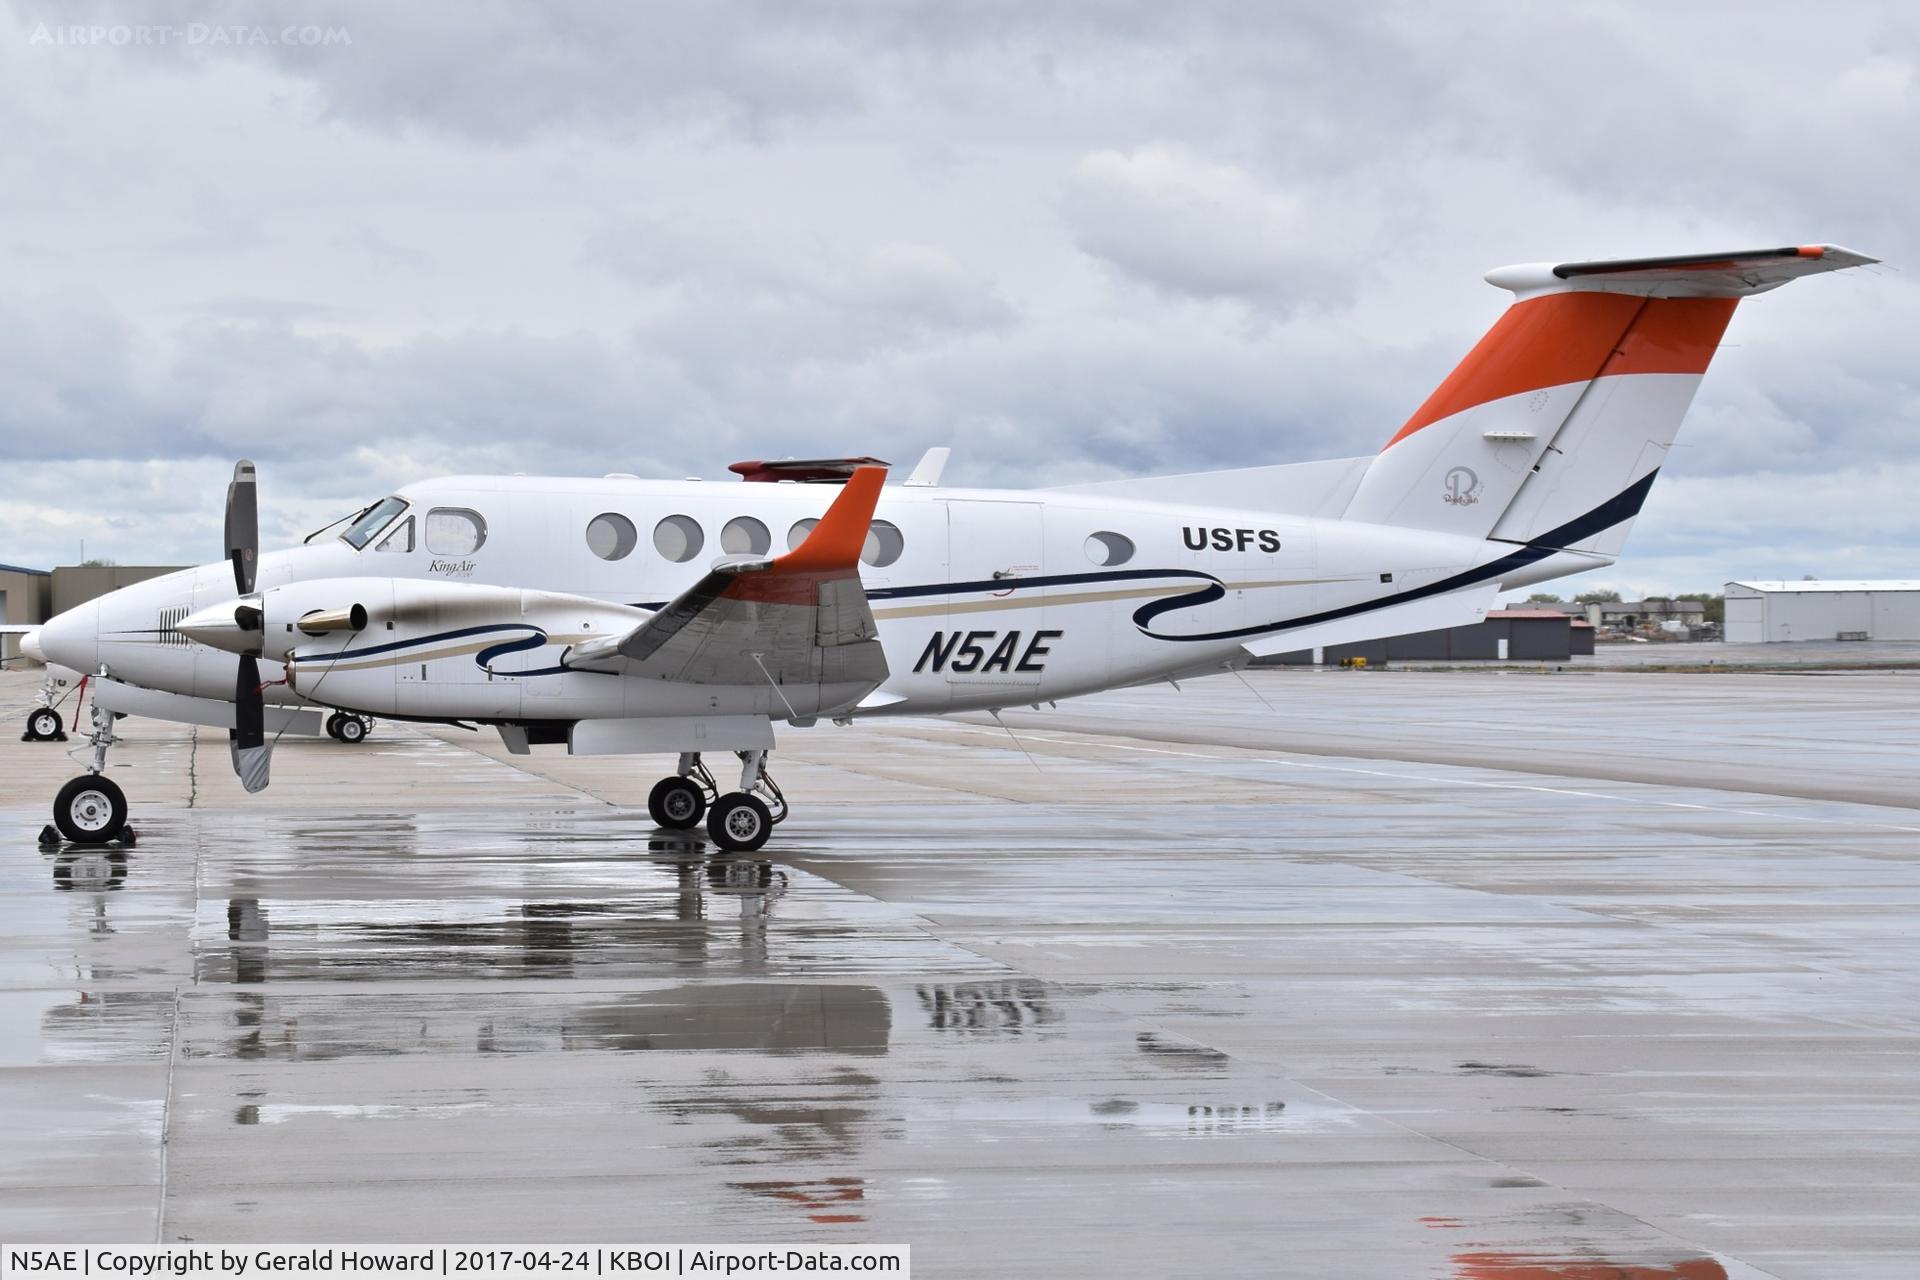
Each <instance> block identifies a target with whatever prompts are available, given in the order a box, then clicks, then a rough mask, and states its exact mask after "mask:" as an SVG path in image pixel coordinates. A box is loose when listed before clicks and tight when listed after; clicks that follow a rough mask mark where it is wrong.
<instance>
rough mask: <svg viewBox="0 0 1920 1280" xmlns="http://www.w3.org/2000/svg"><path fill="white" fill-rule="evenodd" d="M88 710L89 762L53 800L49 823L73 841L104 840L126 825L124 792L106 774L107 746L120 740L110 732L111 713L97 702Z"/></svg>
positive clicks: (99, 842) (76, 842)
mask: <svg viewBox="0 0 1920 1280" xmlns="http://www.w3.org/2000/svg"><path fill="white" fill-rule="evenodd" d="M92 711H93V733H92V734H91V735H89V737H88V739H87V741H88V742H89V743H91V744H92V746H93V765H92V767H90V768H89V769H88V770H87V772H85V773H84V774H81V775H80V776H79V777H77V778H75V779H74V780H73V781H71V782H69V783H67V785H66V786H64V787H61V788H60V794H59V795H57V796H55V797H54V800H53V825H54V826H56V827H58V828H59V829H60V834H61V835H63V836H65V837H66V838H67V839H68V840H71V841H72V842H73V843H75V844H105V843H107V841H109V840H111V839H113V838H114V837H115V836H117V835H119V834H120V832H121V831H122V829H124V828H125V827H126V825H127V796H126V793H125V792H123V791H122V790H120V787H119V785H118V784H116V783H115V782H114V781H113V779H111V778H109V777H107V775H106V768H107V748H108V747H111V746H112V745H113V744H114V743H116V742H118V741H120V739H118V738H116V737H114V736H113V722H114V719H115V716H114V714H113V713H112V712H111V711H104V710H102V709H101V708H100V707H99V706H98V705H97V704H96V705H95V706H94V707H93V708H92Z"/></svg>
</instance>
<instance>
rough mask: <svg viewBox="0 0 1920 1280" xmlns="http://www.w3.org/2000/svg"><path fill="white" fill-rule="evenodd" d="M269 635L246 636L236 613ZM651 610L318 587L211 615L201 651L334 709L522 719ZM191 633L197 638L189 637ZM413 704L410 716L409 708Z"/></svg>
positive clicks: (545, 596)
mask: <svg viewBox="0 0 1920 1280" xmlns="http://www.w3.org/2000/svg"><path fill="white" fill-rule="evenodd" d="M247 610H251V611H253V616H248V617H246V618H245V619H244V620H245V621H248V622H253V621H256V620H257V621H258V623H259V630H257V631H251V632H248V631H244V630H242V629H241V628H239V627H238V626H237V625H236V623H235V622H234V621H233V619H234V616H235V614H236V612H241V611H247ZM647 616H648V615H647V613H646V612H645V611H644V610H640V609H635V608H631V607H630V606H627V605H619V604H607V603H605V602H603V601H599V600H592V599H588V598H587V597H584V596H569V595H559V594H556V593H553V592H547V591H527V590H522V589H519V588H514V587H494V586H482V585H475V584H470V583H461V582H435V581H431V580H423V579H418V578H314V579H310V580H306V581H301V582H290V583H288V584H286V585H285V586H281V587H273V588H270V589H268V590H266V591H263V592H260V593H258V594H257V595H254V596H250V597H245V598H243V599H241V600H236V601H229V602H228V603H226V604H224V605H219V606H215V607H213V608H211V609H205V610H202V611H201V613H200V614H197V615H195V616H194V617H192V618H189V619H187V620H186V621H185V622H183V623H182V624H181V626H180V629H181V630H182V631H187V632H188V633H189V634H193V635H194V638H195V639H199V640H203V641H204V642H206V643H215V644H217V647H220V648H226V649H233V650H235V651H239V652H246V651H249V650H250V651H252V652H255V653H257V654H259V655H260V657H261V658H262V659H263V660H271V661H274V662H279V663H282V664H284V666H285V669H286V673H287V677H288V679H289V681H290V682H291V683H292V686H293V688H294V690H295V691H296V692H297V693H299V694H301V695H303V696H305V697H308V698H312V699H314V700H316V701H319V702H324V703H328V704H330V705H333V706H340V707H346V708H350V709H353V710H359V711H367V712H371V713H374V714H386V715H393V714H412V715H428V716H432V717H435V718H440V717H445V718H450V719H451V718H482V719H484V718H491V717H495V716H498V717H509V718H510V717H515V716H518V715H520V714H521V710H520V700H521V697H522V694H523V693H524V691H525V690H524V686H525V685H526V684H527V683H528V682H529V680H530V679H531V678H532V677H533V676H535V675H537V674H538V675H558V674H560V673H561V667H560V657H561V655H562V654H563V653H564V652H565V651H566V649H567V648H568V647H569V646H571V645H575V644H579V643H582V642H584V641H587V640H592V639H596V638H599V637H602V636H609V635H613V636H619V635H625V634H626V633H627V632H628V631H631V630H632V629H633V628H634V627H635V626H637V625H638V624H639V623H640V622H642V621H643V620H645V618H646V617H647ZM190 628H191V629H190ZM403 704H404V705H403Z"/></svg>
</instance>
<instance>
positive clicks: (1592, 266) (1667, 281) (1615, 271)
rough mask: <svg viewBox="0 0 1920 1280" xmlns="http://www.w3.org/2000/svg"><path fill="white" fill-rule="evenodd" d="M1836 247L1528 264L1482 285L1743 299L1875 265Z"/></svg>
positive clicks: (1524, 293) (1501, 271)
mask: <svg viewBox="0 0 1920 1280" xmlns="http://www.w3.org/2000/svg"><path fill="white" fill-rule="evenodd" d="M1878 261H1880V259H1878V258H1869V257H1868V256H1867V255H1866V254H1864V253H1855V252H1854V251H1853V250H1851V249H1843V248H1841V247H1840V246H1839V245H1837V244H1806V245H1799V246H1788V247H1786V248H1783V249H1734V250H1730V251H1727V252H1723V253H1686V254H1675V255H1673V256H1670V257H1664V258H1613V259H1602V260H1600V261H1597V262H1529V263H1523V264H1521V265H1519V266H1512V267H1498V268H1496V269H1494V270H1492V271H1489V272H1487V283H1488V284H1492V285H1498V286H1499V287H1500V288H1502V289H1511V290H1512V291H1513V292H1514V293H1515V294H1516V295H1518V296H1519V297H1522V298H1531V297H1534V296H1536V295H1538V294H1542V293H1567V292H1574V291H1578V292H1586V293H1625V294H1632V295H1635V296H1637V297H1642V298H1744V297H1747V296H1748V295H1750V294H1755V293H1765V292H1766V291H1767V290H1769V289H1778V288H1779V287H1780V286H1781V285H1783V284H1785V283H1787V282H1788V281H1789V280H1797V279H1799V278H1800V277H1801V276H1811V275H1818V274H1819V273H1821V272H1823V271H1839V270H1842V269H1843V268H1846V267H1863V266H1866V265H1868V264H1869V263H1874V262H1878Z"/></svg>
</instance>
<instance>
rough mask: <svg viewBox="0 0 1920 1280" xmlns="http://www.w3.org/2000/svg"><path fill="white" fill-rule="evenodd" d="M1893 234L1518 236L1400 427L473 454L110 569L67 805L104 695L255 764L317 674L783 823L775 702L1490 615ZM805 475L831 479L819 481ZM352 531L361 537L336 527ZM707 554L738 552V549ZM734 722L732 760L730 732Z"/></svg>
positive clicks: (108, 706) (1068, 670)
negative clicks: (1267, 460) (1014, 470)
mask: <svg viewBox="0 0 1920 1280" xmlns="http://www.w3.org/2000/svg"><path fill="white" fill-rule="evenodd" d="M1872 261H1874V259H1872V258H1868V257H1865V256H1864V255H1861V254H1858V253H1853V252H1850V251H1848V250H1845V249H1841V248H1837V247H1835V246H1833V245H1811V246H1805V247H1800V248H1784V249H1764V250H1756V251H1743V252H1735V253H1716V254H1703V255H1694V256H1686V257H1671V258H1646V259H1636V260H1620V261H1607V262H1568V263H1558V264H1537V265H1531V266H1520V267H1506V268H1502V269H1500V270H1498V271H1494V272H1492V273H1490V274H1489V275H1488V277H1487V279H1488V280H1489V281H1490V282H1492V283H1493V284H1496V285H1499V286H1501V287H1503V288H1506V289H1509V290H1511V291H1512V292H1513V293H1514V295H1515V301H1514V303H1513V305H1512V306H1511V307H1510V308H1509V309H1508V310H1507V311H1506V312H1505V314H1504V315H1502V316H1501V318H1500V320H1499V321H1498V322H1497V323H1496V324H1495V325H1494V326H1493V328H1492V330H1491V331H1490V332H1488V333H1487V335H1486V336H1485V337H1484V338H1482V339H1481V340H1480V342H1479V344H1478V345H1477V346H1475V347H1474V348H1473V350H1472V351H1471V352H1470V353H1469V354H1468V355H1467V357H1466V359H1465V360H1464V361H1462V362H1461V364H1460V366H1459V367H1458V368H1456V369H1455V370H1454V371H1453V373H1452V374H1451V375H1449V376H1448V378H1447V379H1446V381H1444V382H1443V383H1441V384H1440V386H1439V388H1438V389H1437V390H1435V391H1434V393H1433V394H1432V395H1431V396H1430V397H1428V399H1427V401H1426V403H1425V404H1423V405H1421V406H1420V408H1419V409H1418V410H1417V411H1416V412H1415V413H1414V415H1413V417H1412V418H1410V419H1409V420H1408V421H1407V423H1406V425H1405V426H1403V427H1401V428H1400V430H1399V431H1398V433H1396V434H1395V435H1394V436H1393V438H1392V439H1391V440H1389V441H1388V442H1387V446H1386V448H1385V449H1384V450H1383V451H1382V452H1381V453H1380V454H1379V455H1378V456H1376V457H1368V458H1346V459H1340V460H1337V461H1329V462H1311V463H1303V464H1298V465H1291V466H1267V467H1254V468H1251V469H1247V470H1238V471H1217V472H1208V473H1205V474H1196V475H1179V476H1166V477H1159V478H1154V479H1140V480H1121V481H1110V482H1105V483H1099V484H1080V485H1068V486H1065V487H1061V488H1054V489H1040V490H1019V491H1015V490H979V489H951V488H944V487H942V486H941V485H940V484H939V471H940V468H941V465H942V464H943V463H944V461H945V450H935V451H933V452H931V453H930V454H929V455H928V457H927V459H926V460H925V461H923V462H922V464H921V465H920V467H919V468H917V469H916V471H915V473H914V474H913V475H912V476H911V477H909V478H908V479H907V480H906V481H905V483H903V484H899V485H894V486H889V487H886V488H884V489H883V488H882V481H883V480H884V479H885V476H886V471H885V464H884V463H880V462H878V461H877V460H875V459H870V458H853V459H828V460H817V461H809V462H773V463H739V464H736V465H735V466H734V468H733V469H734V470H735V471H738V472H740V473H741V474H742V475H743V477H744V478H745V479H746V480H748V481H781V480H787V481H795V482H796V483H747V484H742V485H724V486H716V485H711V484H700V483H693V482H674V481H652V480H639V479H635V478H632V477H623V476H609V477H606V478H603V479H599V480H569V479H535V478H523V477H518V476H462V477H452V478H448V479H442V480H431V481H427V482H425V483H421V484H416V485H411V486H409V487H407V488H404V489H402V490H400V491H399V492H398V493H395V494H393V495H392V496H391V497H386V498H382V499H381V500H380V501H378V502H376V503H374V504H373V505H372V506H370V507H368V508H366V509H365V510H364V511H362V512H360V513H359V514H358V515H356V516H353V517H351V518H350V519H348V520H344V521H342V522H340V524H338V525H335V526H329V528H328V529H325V530H322V531H321V532H320V533H319V534H316V535H314V536H313V537H310V538H309V539H308V540H307V542H306V544H305V545H303V546H299V547H294V548H292V549H290V550H285V551H278V552H274V553H272V554H269V555H266V556H261V557H258V558H257V563H256V544H257V528H256V518H255V499H254V473H253V466H252V464H250V463H246V462H242V463H241V464H240V465H239V466H238V467H237V468H236V469H235V473H234V481H233V484H232V486H231V487H230V488H229V490H228V496H227V520H226V535H227V539H226V541H227V552H228V560H227V562H226V563H216V564H209V565H203V566H201V567H200V568H197V569H189V570H185V571H182V572H180V573H176V574H173V575H171V576H169V577H165V578H157V579H154V580H151V581H148V582H143V583H140V584H138V585H137V586H132V587H128V588H125V589H123V590H120V591H116V592H113V593H112V594H111V595H108V596H105V597H102V598H101V599H99V600H97V601H95V602H94V603H91V604H88V605H85V606H83V607H81V608H79V609H75V610H71V611H69V612H67V613H64V614H62V615H60V616H59V617H57V618H55V619H53V620H52V621H51V622H48V623H47V624H46V625H45V626H44V627H43V628H42V630H41V633H40V636H39V637H38V644H39V648H40V649H41V650H43V651H44V653H45V655H46V656H47V658H48V659H49V660H51V661H53V662H56V663H60V664H63V665H65V666H69V667H72V668H74V669H76V670H79V671H85V672H89V673H94V675H95V679H94V682H93V683H94V685H95V699H94V707H95V708H96V711H95V718H94V730H93V736H92V744H93V749H94V756H93V766H92V769H91V770H90V771H89V772H88V773H87V774H86V775H85V776H82V777H80V778H76V779H74V780H73V781H72V782H70V783H68V784H67V785H66V787H65V788H64V789H62V791H61V793H60V796H59V799H58V800H57V802H56V804H55V819H56V822H57V823H58V825H59V827H60V829H61V831H62V832H63V833H64V834H65V835H66V836H67V838H69V839H71V840H75V841H83V842H98V841H103V840H107V839H110V838H112V837H113V836H115V835H116V834H117V833H118V832H119V831H120V829H121V827H122V825H123V823H124V821H125V816H126V801H125V798H124V797H123V796H122V794H121V792H120V789H119V788H118V787H117V786H115V785H114V784H113V782H111V781H110V780H109V779H108V778H107V777H106V776H105V775H104V773H103V772H102V769H103V767H104V765H105V760H106V753H107V748H108V747H109V746H110V745H111V744H112V743H113V741H114V737H113V723H114V719H115V714H114V713H120V714H131V715H141V716H153V717H159V718H164V719H171V720H180V721H186V722H189V723H201V724H211V725H224V726H226V727H228V728H229V729H230V730H231V732H232V747H233V751H232V754H233V761H234V766H235V769H236V770H237V771H238V773H239V775H240V777H241V779H242V780H243V781H244V783H245V785H246V787H247V789H248V790H249V791H257V790H259V789H260V788H262V787H264V786H266V785H267V774H268V761H269V753H270V752H271V749H272V745H273V742H274V740H275V739H276V738H277V737H278V736H279V735H280V734H281V733H284V732H287V731H295V732H315V731H316V730H317V727H318V722H319V713H318V712H316V711H314V710H311V709H310V708H313V707H324V708H334V709H337V710H338V711H343V712H348V713H355V714H364V715H376V716H382V717H391V718H395V719H411V720H421V721H439V722H460V723H466V724H485V725H490V726H493V727H494V728H496V729H497V730H498V731H499V733H500V735H501V737H502V738H503V739H504V740H505V742H506V745H507V747H508V748H509V749H510V750H512V751H515V752H526V751H528V750H530V749H532V748H534V747H538V746H549V745H551V746H559V745H564V746H565V747H566V748H567V750H568V751H570V752H572V753H574V754H583V755H591V754H628V753H631V754H648V753H665V754H675V755H677V756H678V758H679V763H678V768H677V769H676V770H675V772H674V773H673V774H672V776H670V777H667V778H664V779H662V780H661V781H660V782H659V784H658V785H657V786H656V787H655V788H654V791H653V795H652V798H651V802H650V811H651V813H652V816H653V818H654V820H655V821H657V822H658V823H660V824H661V825H662V826H666V827H673V828H682V829H684V828H691V827H693V826H695V825H697V824H698V823H699V821H700V820H701V817H702V816H703V814H704V815H705V816H706V819H707V829H708V832H709V834H710V835H711V837H712V838H713V839H714V841H716V842H717V843H718V844H719V845H720V846H722V847H723V848H726V849H734V850H748V849H757V848H759V847H760V846H761V845H762V844H764V843H765V841H766V839H767V836H768V834H769V832H770V831H771V830H772V828H773V826H774V824H775V823H777V822H779V821H781V820H782V819H784V818H785V817H786V814H787V804H786V801H785V799H784V798H783V797H782V796H781V793H780V789H779V788H778V787H777V786H775V785H774V783H773V780H772V778H771V777H769V776H768V773H767V769H766V761H767V755H768V753H769V752H770V751H771V750H772V748H773V745H774V735H773V722H774V721H776V720H782V721H786V722H788V723H789V724H793V725H803V726H804V725H811V724H813V723H814V722H815V721H816V720H817V719H819V718H821V717H827V718H831V719H833V720H836V721H844V720H847V719H850V718H853V717H859V716H868V715H927V714H938V713H941V712H951V711H960V710H967V709H997V708H1000V707H1003V706H1007V705H1013V704H1021V703H1038V702H1042V701H1050V700H1054V699H1058V698H1064V697H1070V696H1073V695H1076V694H1083V693H1092V692H1095V691H1097V690H1101V689H1110V688H1114V687H1116V686H1122V685H1134V684H1141V683H1145V682H1150V681H1158V680H1164V679H1168V678H1178V677H1181V676H1188V675H1199V674H1204V673H1208V672H1219V671H1230V670H1233V669H1235V668H1237V667H1240V666H1241V665H1243V664H1245V663H1246V662H1247V661H1248V660H1250V659H1251V658H1253V657H1256V656H1259V655H1262V654H1272V653H1279V652H1284V651H1288V650H1295V649H1302V648H1309V647H1313V646H1320V645H1327V644H1334V643H1338V642H1342V641H1350V640H1356V639H1365V638H1373V637H1379V636H1387V635H1395V634H1399V633H1402V632H1408V631H1420V630H1426V629H1430V628H1438V627H1447V626H1453V625H1457V624H1462V623H1470V622H1473V621H1476V620H1478V619H1479V618H1481V617H1483V616H1484V615H1485V613H1486V611H1487V608H1488V606H1489V605H1490V604H1491V603H1492V601H1493V599H1494V597H1495V595H1496V594H1497V593H1499V592H1500V591H1502V590H1503V589H1511V588H1514V587H1520V586H1525V585H1527V584H1530V583H1535V582H1540V581H1543V580H1545V579H1548V578H1553V577H1558V576H1560V575H1563V574H1570V573H1580V572H1583V571H1585V570H1588V569H1592V568H1595V567H1598V566H1601V565H1605V564H1609V563H1611V562H1612V561H1613V560H1614V559H1615V557H1617V556H1618V554H1619V552H1620V548H1621V545H1622V543H1623V542H1624V540H1625V538H1626V534H1627V529H1628V526H1629V525H1631V524H1632V522H1633V519H1634V517H1635V515H1636V514H1638V512H1639V511H1640V507H1641V504H1642V503H1643V502H1644V501H1645V500H1646V496H1647V490H1648V488H1649V487H1650V486H1651V485H1652V484H1653V479H1654V476H1655V475H1656V474H1657V473H1658V471H1659V468H1660V465H1661V463H1662V461H1663V460H1664V459H1665V457H1666V454H1667V449H1668V447H1669V446H1670V445H1671V444H1672V443H1673V438H1674V434H1675V432H1676V431H1677V430H1678V428H1679V426H1680V420H1681V417H1682V416H1683V414H1684V413H1685V411H1686V408H1687V405H1688V403H1689V401H1691V399H1692V398H1693V393H1694V389H1695V388H1696V387H1697V386H1698V385H1699V382H1700V377H1701V375H1702V374H1703V373H1704V372H1705V371H1706V368H1707V363H1708V361H1709V360H1711V359H1712V357H1713V353H1714V350H1715V348H1716V346H1717V345H1718V343H1719V341H1720V335H1721V333H1722V331H1723V330H1724V329H1725V328H1726V325H1727V322H1728V320H1729V319H1730V318H1731V317H1732V315H1733V310H1734V307H1735V305H1736V304H1737V303H1738V301H1739V299H1740V298H1742V297H1745V296H1747V295H1748V294H1754V293H1761V292H1764V291H1766V290H1768V289H1773V288H1776V287H1778V286H1779V285H1781V284H1784V283H1785V282H1787V281H1788V280H1791V279H1794V278H1796V277H1798V276H1803V275H1811V274H1813V273H1816V272H1822V271H1832V270H1836V269H1839V268H1843V267H1851V266H1858V265H1861V264H1863V263H1869V262H1872ZM808 482H811V483H808ZM336 529H337V530H338V533H337V536H336V535H334V533H333V531H334V530H336ZM716 556H717V557H718V558H716ZM715 751H722V752H734V753H736V754H738V755H739V756H740V758H741V761H742V770H741V774H740V781H739V786H738V788H737V789H735V790H732V791H728V792H726V793H724V794H722V793H721V791H720V788H719V786H718V784H716V782H715V781H714V779H713V778H712V776H711V775H710V774H709V773H708V771H707V768H706V766H705V764H704V763H703V757H704V756H705V754H706V753H708V752H715Z"/></svg>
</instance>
